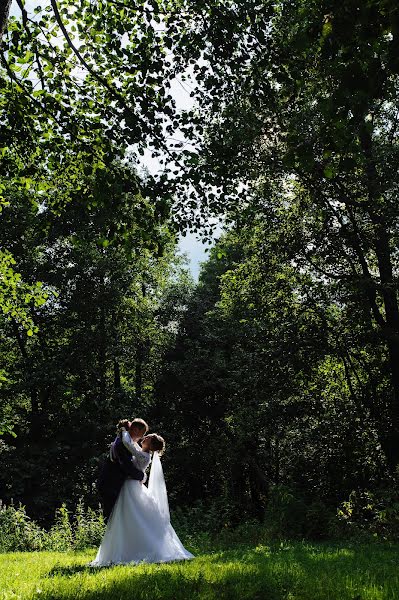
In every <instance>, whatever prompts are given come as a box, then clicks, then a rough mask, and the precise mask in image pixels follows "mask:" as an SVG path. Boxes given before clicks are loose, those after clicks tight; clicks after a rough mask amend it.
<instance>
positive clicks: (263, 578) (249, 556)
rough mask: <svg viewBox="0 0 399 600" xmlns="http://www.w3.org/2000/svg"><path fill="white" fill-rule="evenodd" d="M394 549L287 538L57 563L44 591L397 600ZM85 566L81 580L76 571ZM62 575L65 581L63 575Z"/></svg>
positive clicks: (92, 595) (51, 594) (66, 597)
mask: <svg viewBox="0 0 399 600" xmlns="http://www.w3.org/2000/svg"><path fill="white" fill-rule="evenodd" d="M396 552H397V548H396V549H390V548H385V549H381V548H380V549H378V547H377V548H374V547H372V548H371V547H370V548H367V547H365V548H360V549H359V551H357V550H356V549H355V548H353V547H348V548H345V547H341V546H334V545H331V546H322V547H320V546H319V545H318V546H317V547H313V546H311V545H302V544H293V545H290V544H287V545H286V546H284V545H282V546H277V545H276V546H270V547H269V546H267V547H258V548H256V549H254V548H251V549H249V548H247V549H244V548H243V549H241V551H240V550H237V549H234V550H227V551H224V552H217V553H215V554H206V555H202V556H200V557H198V559H197V560H193V561H189V562H184V563H169V564H164V565H156V566H154V565H151V566H150V565H148V566H145V567H141V566H140V567H137V568H136V567H133V566H125V567H117V568H114V567H105V568H101V569H96V568H93V567H89V566H86V565H77V566H71V567H68V566H65V567H64V566H56V567H54V568H53V569H52V570H51V571H50V573H49V574H48V576H50V577H51V578H52V580H50V581H51V583H50V581H49V584H50V585H49V587H48V589H46V590H43V592H42V593H41V596H40V598H41V599H42V600H50V599H54V598H57V600H58V599H59V600H73V599H75V598H79V599H82V600H111V599H112V600H114V599H115V598H117V599H118V600H131V598H134V599H135V600H148V599H149V598H151V600H187V599H189V598H190V599H191V598H192V599H206V600H236V599H237V600H287V599H288V598H295V599H296V600H315V599H317V600H324V599H325V600H327V599H328V600H353V599H354V598H359V599H360V598H361V599H362V600H369V599H370V600H375V599H377V598H378V599H381V600H395V599H397V598H398V597H399V576H398V569H397V564H395V563H397V561H396V560H395V553H396ZM387 559H388V563H390V564H389V565H388V566H387ZM82 573H85V576H84V582H83V581H82V578H81V577H76V578H74V577H73V576H74V575H79V574H82ZM57 577H58V578H59V579H58V580H57ZM63 577H65V578H67V581H65V580H64V582H62V578H63ZM79 580H80V581H79ZM82 586H84V589H82Z"/></svg>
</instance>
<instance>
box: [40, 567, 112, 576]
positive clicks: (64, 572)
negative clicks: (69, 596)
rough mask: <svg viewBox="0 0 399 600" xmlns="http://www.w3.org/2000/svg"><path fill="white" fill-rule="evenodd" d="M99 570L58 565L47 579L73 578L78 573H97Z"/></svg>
mask: <svg viewBox="0 0 399 600" xmlns="http://www.w3.org/2000/svg"><path fill="white" fill-rule="evenodd" d="M112 568H113V567H102V569H104V570H108V569H112ZM96 572H98V568H96V567H90V566H89V565H71V566H64V565H56V566H55V567H53V568H52V569H51V571H49V572H48V574H47V577H59V576H61V577H71V576H73V575H76V574H77V573H96Z"/></svg>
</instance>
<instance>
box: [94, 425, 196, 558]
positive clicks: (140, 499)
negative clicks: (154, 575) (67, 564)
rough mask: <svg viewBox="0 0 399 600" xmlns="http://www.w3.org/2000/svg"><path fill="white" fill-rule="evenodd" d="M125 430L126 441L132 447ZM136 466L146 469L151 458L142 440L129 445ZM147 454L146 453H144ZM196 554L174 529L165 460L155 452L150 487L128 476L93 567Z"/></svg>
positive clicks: (189, 556)
mask: <svg viewBox="0 0 399 600" xmlns="http://www.w3.org/2000/svg"><path fill="white" fill-rule="evenodd" d="M126 435H127V436H129V434H125V433H123V443H124V444H125V446H126V447H128V445H127V444H128V443H130V444H131V445H132V444H133V443H132V442H131V440H130V436H129V442H126V443H125V441H126V440H127V438H126ZM129 450H130V451H131V452H132V453H133V460H134V462H135V466H137V467H138V468H140V469H141V470H143V471H144V470H145V469H146V467H147V466H148V465H149V463H150V461H151V458H150V455H149V454H148V453H146V452H143V451H142V450H141V449H140V446H138V444H134V445H133V446H131V447H129ZM143 455H146V456H143ZM190 558H194V557H193V555H192V554H191V553H190V552H188V551H187V550H186V549H185V548H184V546H183V544H182V543H181V541H180V540H179V538H178V536H177V535H176V532H175V530H174V529H173V527H172V525H171V523H170V518H169V507H168V501H167V493H166V486H165V481H164V478H163V472H162V466H161V461H160V458H159V456H158V453H157V452H155V453H154V458H153V463H152V467H151V473H150V478H149V484H148V488H147V487H146V486H145V485H144V484H142V483H140V482H139V481H135V480H133V479H126V481H125V482H124V484H123V486H122V489H121V491H120V493H119V496H118V499H117V501H116V503H115V506H114V508H113V510H112V513H111V516H110V518H109V521H108V525H107V529H106V531H105V534H104V537H103V540H102V542H101V546H100V548H99V550H98V552H97V556H96V558H95V559H94V561H93V562H91V563H90V565H91V566H93V567H103V566H109V565H121V564H129V563H133V564H138V563H141V562H145V563H161V562H170V561H174V560H187V559H190Z"/></svg>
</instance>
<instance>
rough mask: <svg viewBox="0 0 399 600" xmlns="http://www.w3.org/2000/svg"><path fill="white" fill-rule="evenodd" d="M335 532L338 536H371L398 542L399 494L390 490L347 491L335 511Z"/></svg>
mask: <svg viewBox="0 0 399 600" xmlns="http://www.w3.org/2000/svg"><path fill="white" fill-rule="evenodd" d="M337 531H338V534H339V536H340V537H343V536H348V535H349V536H351V537H353V536H356V537H359V536H361V537H364V536H365V535H366V536H367V535H368V536H370V535H372V536H374V537H379V538H381V539H386V540H392V541H394V540H399V492H398V491H397V490H394V489H381V490H376V491H373V492H370V491H368V490H357V491H353V492H351V494H350V495H349V498H348V500H346V501H345V502H343V503H342V504H341V506H340V507H339V508H338V523H337Z"/></svg>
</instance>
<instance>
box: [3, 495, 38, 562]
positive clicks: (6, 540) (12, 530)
mask: <svg viewBox="0 0 399 600" xmlns="http://www.w3.org/2000/svg"><path fill="white" fill-rule="evenodd" d="M45 540H46V532H45V531H44V529H42V528H41V527H39V525H37V524H36V523H35V522H34V521H32V520H31V519H30V518H29V517H28V515H27V514H26V511H25V507H24V506H22V505H20V506H19V507H15V506H14V505H13V504H11V505H10V506H5V505H4V504H3V503H2V502H1V501H0V552H10V551H14V550H15V551H25V550H26V551H34V550H43V548H44V547H45Z"/></svg>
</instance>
